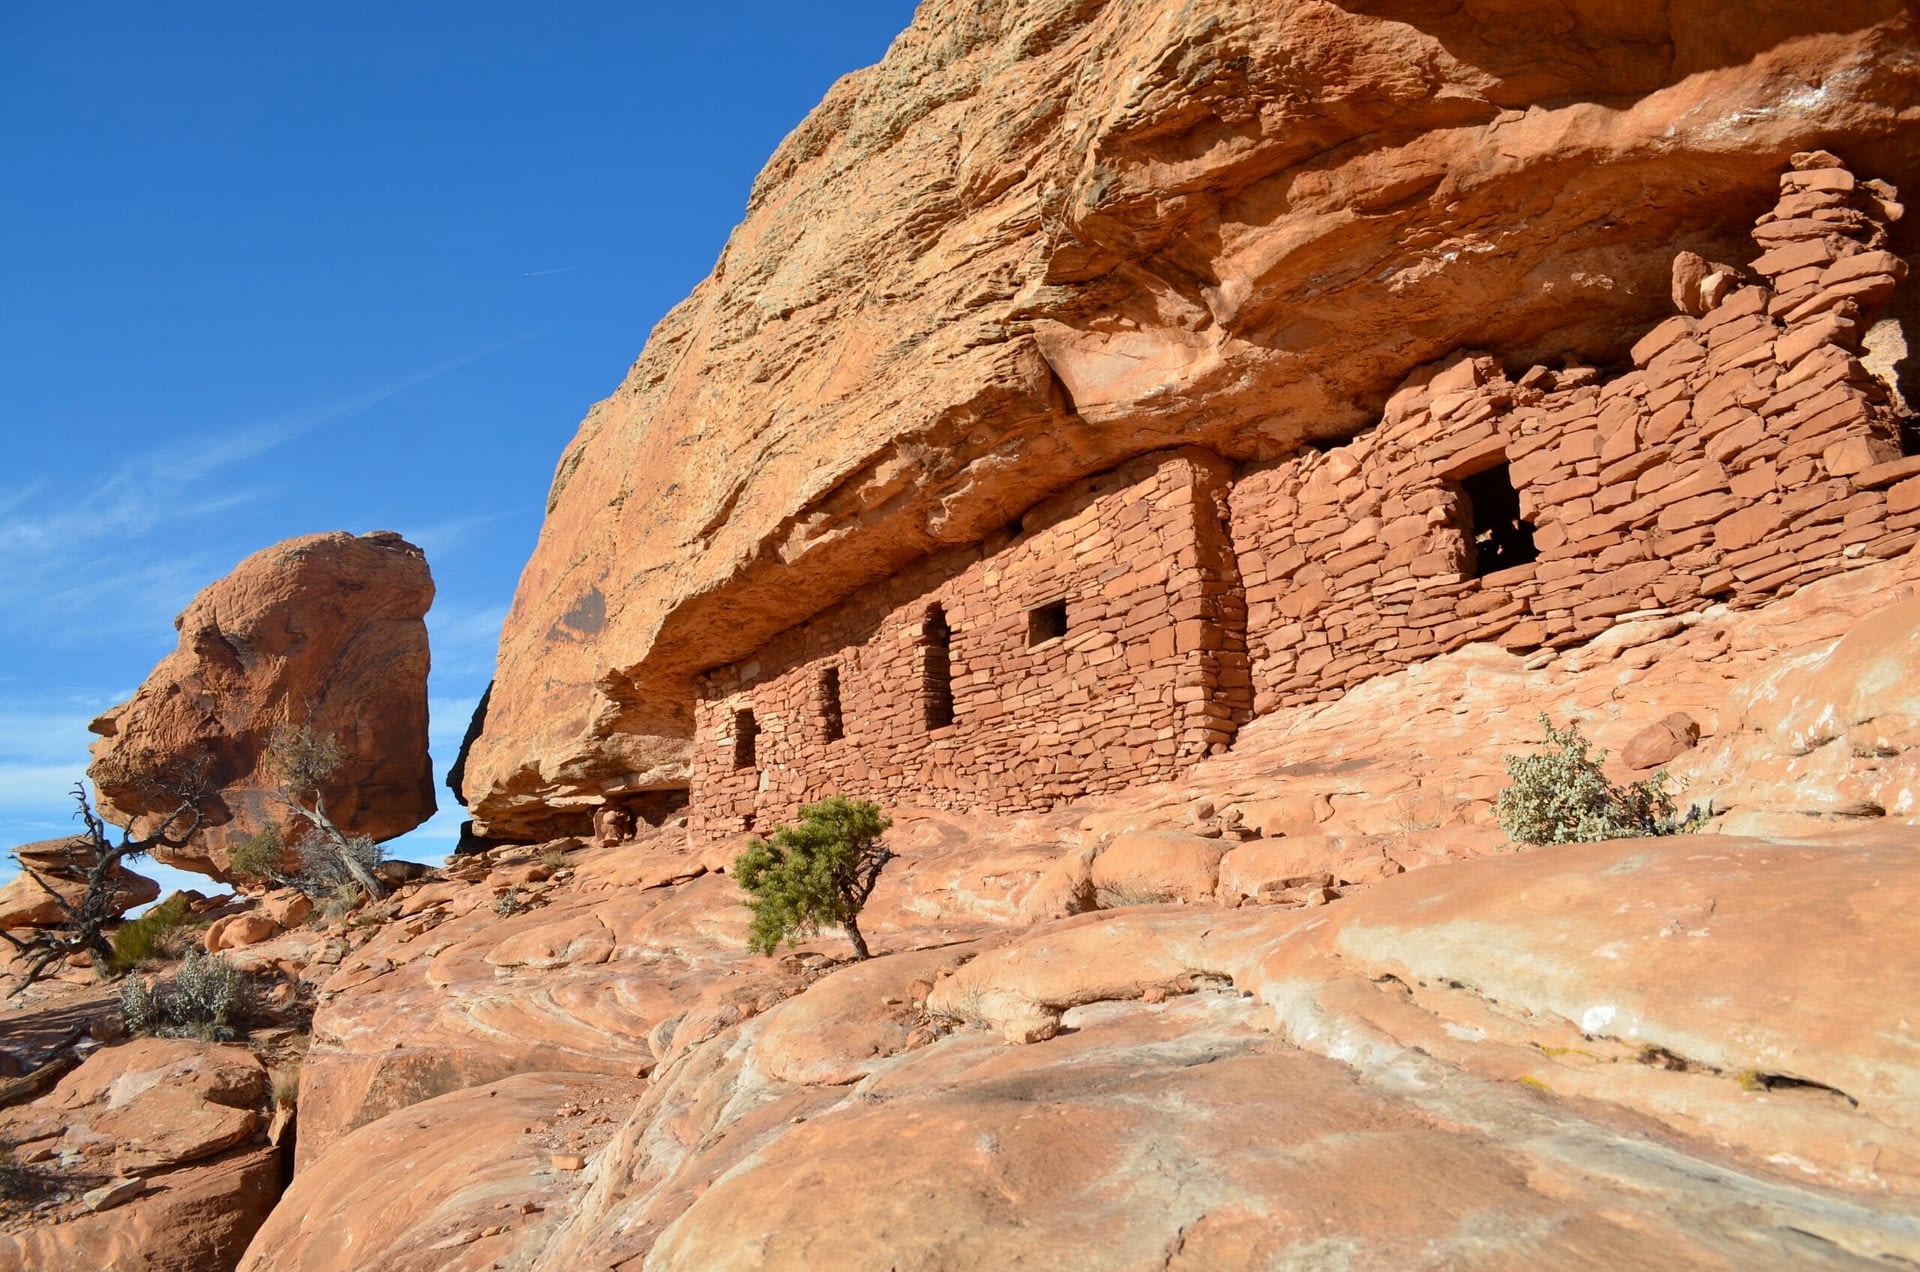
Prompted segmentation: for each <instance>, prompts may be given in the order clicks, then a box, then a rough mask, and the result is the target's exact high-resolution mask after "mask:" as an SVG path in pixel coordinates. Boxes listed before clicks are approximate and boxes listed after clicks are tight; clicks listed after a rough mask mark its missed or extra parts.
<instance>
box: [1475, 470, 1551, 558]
mask: <svg viewBox="0 0 1920 1272" xmlns="http://www.w3.org/2000/svg"><path fill="white" fill-rule="evenodd" d="M1460 489H1461V490H1462V491H1463V492H1465V494H1466V496H1467V515H1468V516H1469V517H1471V518H1472V523H1473V573H1474V575H1475V577H1485V576H1486V575H1489V574H1492V573H1493V572H1494V571H1496V570H1507V569H1511V568H1513V567H1514V566H1516V565H1526V564H1527V563H1528V562H1530V561H1533V560H1535V559H1536V558H1538V557H1539V555H1540V550H1539V549H1538V548H1536V547H1534V546H1533V523H1532V522H1531V521H1522V520H1521V519H1520V492H1519V491H1517V490H1515V489H1514V488H1513V477H1512V476H1511V475H1510V474H1509V473H1508V472H1507V466H1506V465H1505V464H1496V465H1495V466H1494V467H1492V468H1489V469H1487V470H1486V471H1485V472H1483V473H1475V474H1474V475H1473V476H1471V477H1466V478H1462V479H1461V482H1460Z"/></svg>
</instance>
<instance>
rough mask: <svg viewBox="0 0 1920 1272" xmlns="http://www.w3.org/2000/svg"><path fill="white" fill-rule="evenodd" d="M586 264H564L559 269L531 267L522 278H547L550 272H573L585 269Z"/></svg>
mask: <svg viewBox="0 0 1920 1272" xmlns="http://www.w3.org/2000/svg"><path fill="white" fill-rule="evenodd" d="M585 268H586V266H585V265H562V266H560V267H559V268H557V269H530V270H528V271H527V272H526V273H524V274H522V275H520V277H522V278H545V277H546V276H547V275H548V274H571V273H573V271H574V270H576V269H585Z"/></svg>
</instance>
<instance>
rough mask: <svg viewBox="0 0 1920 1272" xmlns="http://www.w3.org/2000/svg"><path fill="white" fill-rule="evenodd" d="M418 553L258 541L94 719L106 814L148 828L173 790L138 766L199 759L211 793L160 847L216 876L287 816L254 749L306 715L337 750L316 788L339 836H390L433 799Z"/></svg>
mask: <svg viewBox="0 0 1920 1272" xmlns="http://www.w3.org/2000/svg"><path fill="white" fill-rule="evenodd" d="M432 601H433V579H432V577H431V576H430V575H429V574H428V572H427V561H426V557H425V556H424V555H423V554H422V553H421V551H420V549H419V548H416V547H414V546H413V545H412V544H410V543H408V542H407V541H406V540H404V539H402V538H401V537H400V536H399V535H397V534H393V533H391V532H390V531H376V532H374V533H372V534H366V535H359V536H355V535H351V534H345V533H340V532H335V533H331V534H314V535H306V536H304V537H302V538H298V539H289V540H287V541H286V542H284V543H280V544H276V545H275V546H273V547H271V548H268V549H266V550H265V551H262V552H256V553H254V554H253V555H252V556H250V557H248V558H247V559H246V560H244V561H242V562H241V563H240V564H239V565H238V566H236V567H235V568H234V571H233V572H232V573H231V574H229V575H227V577H225V578H223V579H221V580H220V581H219V582H217V583H214V584H212V585H211V586H209V587H207V588H206V589H204V590H203V591H202V592H201V593H200V594H199V595H198V596H196V597H194V599H193V602H192V603H191V604H189V605H188V606H187V608H186V610H185V611H184V612H182V613H181V615H180V616H179V617H178V618H177V619H175V620H174V626H175V627H177V628H178V629H179V631H180V645H179V648H178V649H176V650H175V651H174V652H173V653H171V654H169V655H167V657H165V658H164V659H162V660H161V661H160V664H159V665H158V666H156V667H155V668H154V670H153V672H152V674H151V675H149V676H148V677H147V681H146V683H145V684H143V685H142V686H141V687H140V689H139V691H138V692H137V693H135V694H134V696H133V697H132V698H131V699H129V700H128V701H126V702H124V703H122V704H120V705H119V706H117V707H115V708H113V709H112V710H111V711H108V712H107V713H106V714H104V715H102V716H101V717H100V718H98V719H97V720H95V721H94V722H93V724H92V725H91V726H90V727H91V728H92V730H93V731H94V732H95V733H97V734H99V735H100V736H101V740H100V741H98V742H96V743H94V747H93V765H92V767H91V768H90V769H89V770H88V772H89V775H90V776H91V777H92V778H93V780H94V782H95V784H96V786H97V787H98V788H99V791H100V802H101V811H102V813H103V814H104V815H105V816H107V817H108V818H109V819H111V820H113V821H116V822H119V823H122V824H135V825H144V824H147V823H149V822H150V821H151V820H152V819H153V818H156V817H159V816H164V815H165V814H166V813H168V812H170V811H171V810H172V808H173V807H174V801H172V800H170V799H168V798H167V796H166V794H165V793H164V792H156V791H154V790H152V789H149V787H148V786H147V785H146V784H145V783H143V781H142V778H143V777H145V776H147V775H151V774H154V773H160V772H166V771H168V770H169V769H177V768H179V767H180V766H182V765H185V764H187V763H190V762H192V761H193V760H195V759H196V758H199V757H202V756H204V757H205V758H206V761H207V763H208V764H209V766H210V772H209V774H208V776H209V778H210V779H211V781H212V783H213V785H214V787H215V792H216V793H215V796H214V798H213V799H211V800H210V801H209V803H208V805H207V809H206V813H207V827H206V828H203V830H202V832H201V833H200V834H199V835H197V836H196V837H195V838H194V840H193V842H192V843H190V844H189V845H188V846H187V847H186V848H184V849H181V850H179V851H177V852H174V851H163V852H159V853H156V854H155V855H156V856H157V857H158V858H159V859H160V860H161V861H163V862H164V863H165V864H167V865H172V866H177V867H179V868H181V869H187V870H197V871H200V872H202V873H205V874H212V875H215V876H216V877H218V876H219V875H220V874H221V872H222V871H223V870H224V868H225V866H226V864H227V854H228V852H229V851H231V849H233V848H234V847H237V846H238V845H239V844H241V843H244V842H245V841H246V840H247V838H248V837H250V836H251V835H253V834H254V833H255V832H256V831H258V830H259V829H260V828H261V827H262V826H263V825H265V824H266V823H267V822H269V821H276V820H282V819H284V816H285V814H284V811H283V810H282V809H281V808H280V807H279V806H278V805H277V804H276V803H275V801H274V800H273V798H272V792H273V790H274V788H275V782H274V779H273V777H272V776H271V775H270V774H268V773H266V772H264V771H263V765H262V757H263V752H264V751H265V749H266V747H267V744H268V741H269V740H270V739H271V737H272V736H273V733H274V730H275V729H277V728H279V727H281V726H284V725H305V726H309V727H311V728H312V729H313V731H314V733H315V734H316V735H317V736H319V737H321V738H325V739H331V740H332V741H333V743H334V744H335V745H337V746H338V747H339V749H340V752H341V755H342V763H341V764H340V767H339V770H338V772H337V773H336V774H335V775H334V778H333V780H332V781H331V782H330V783H328V785H327V787H326V790H325V797H326V805H327V812H328V815H329V816H331V817H332V818H333V820H334V821H335V822H337V823H338V824H339V825H340V826H341V827H342V828H343V829H345V830H346V831H347V832H348V833H350V834H366V835H371V836H373V837H374V838H376V839H388V838H392V837H393V836H395V835H399V834H402V833H404V832H406V831H408V830H411V829H413V828H414V827H415V826H417V825H419V824H420V823H421V822H423V821H425V820H426V819H427V818H428V817H430V816H431V815H432V814H433V811H434V794H433V766H432V761H431V760H430V759H429V758H428V755H427V662H428V657H427V629H426V623H425V621H424V619H425V615H426V612H427V607H428V606H429V605H430V604H431V603H432Z"/></svg>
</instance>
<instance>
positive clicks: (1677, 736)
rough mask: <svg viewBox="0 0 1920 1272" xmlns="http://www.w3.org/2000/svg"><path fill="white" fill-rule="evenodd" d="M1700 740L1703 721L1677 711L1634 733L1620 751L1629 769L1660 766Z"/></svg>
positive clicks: (1689, 748)
mask: <svg viewBox="0 0 1920 1272" xmlns="http://www.w3.org/2000/svg"><path fill="white" fill-rule="evenodd" d="M1699 741H1700V724H1699V722H1698V721H1696V720H1695V719H1694V718H1693V717H1692V716H1690V715H1687V714H1686V713H1685V712H1682V711H1676V712H1674V713H1673V714H1672V715H1670V716H1668V717H1667V718H1666V719H1664V720H1660V721H1657V722H1655V723H1653V724H1650V725H1648V726H1647V727H1646V728H1644V729H1642V730H1640V732H1638V733H1636V734H1634V735H1633V737H1632V738H1631V739H1630V740H1629V741H1628V742H1627V744H1626V746H1624V747H1622V748H1621V750H1620V762H1621V763H1622V764H1624V765H1626V766H1627V767H1628V768H1630V769H1635V770H1638V769H1650V768H1657V767H1659V766H1660V765H1662V764H1665V763H1667V762H1668V761H1669V760H1672V759H1673V758H1674V757H1675V756H1677V755H1679V754H1681V753H1682V752H1684V751H1688V750H1691V749H1692V748H1693V746H1694V744H1695V743H1697V742H1699Z"/></svg>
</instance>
